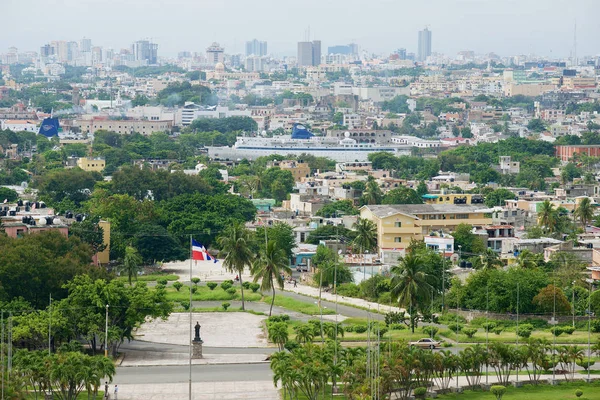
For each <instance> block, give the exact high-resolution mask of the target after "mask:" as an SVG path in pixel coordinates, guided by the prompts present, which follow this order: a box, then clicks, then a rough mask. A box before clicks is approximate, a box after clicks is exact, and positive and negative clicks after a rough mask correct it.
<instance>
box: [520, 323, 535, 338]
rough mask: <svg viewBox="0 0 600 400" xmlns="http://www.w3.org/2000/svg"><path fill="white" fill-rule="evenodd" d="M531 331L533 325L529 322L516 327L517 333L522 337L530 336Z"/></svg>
mask: <svg viewBox="0 0 600 400" xmlns="http://www.w3.org/2000/svg"><path fill="white" fill-rule="evenodd" d="M531 332H533V325H531V324H522V325H519V328H518V329H517V335H519V336H520V337H522V338H528V337H529V336H531Z"/></svg>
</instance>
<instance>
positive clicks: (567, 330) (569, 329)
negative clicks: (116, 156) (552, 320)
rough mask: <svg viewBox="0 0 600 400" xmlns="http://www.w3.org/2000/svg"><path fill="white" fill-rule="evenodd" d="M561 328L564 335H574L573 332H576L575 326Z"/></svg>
mask: <svg viewBox="0 0 600 400" xmlns="http://www.w3.org/2000/svg"><path fill="white" fill-rule="evenodd" d="M561 328H562V331H563V333H566V334H567V335H572V334H573V332H575V327H573V326H563V327H561Z"/></svg>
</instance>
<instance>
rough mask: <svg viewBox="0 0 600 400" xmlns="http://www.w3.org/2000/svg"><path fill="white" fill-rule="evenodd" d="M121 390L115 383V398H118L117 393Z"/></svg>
mask: <svg viewBox="0 0 600 400" xmlns="http://www.w3.org/2000/svg"><path fill="white" fill-rule="evenodd" d="M118 392H119V388H118V387H117V385H115V400H117V393H118Z"/></svg>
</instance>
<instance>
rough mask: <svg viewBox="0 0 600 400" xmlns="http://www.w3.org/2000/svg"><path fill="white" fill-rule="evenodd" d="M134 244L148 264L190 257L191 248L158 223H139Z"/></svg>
mask: <svg viewBox="0 0 600 400" xmlns="http://www.w3.org/2000/svg"><path fill="white" fill-rule="evenodd" d="M132 244H133V246H134V247H135V248H136V249H137V250H138V251H139V253H140V256H141V257H142V260H143V261H144V262H145V263H147V264H152V263H154V262H156V261H161V262H168V261H175V260H185V259H186V258H187V257H189V249H188V248H184V247H183V246H182V245H181V242H180V241H179V240H178V238H176V237H175V236H174V235H172V234H171V233H169V232H168V231H167V229H165V228H164V227H163V226H162V225H158V224H153V223H143V224H139V228H137V229H136V233H135V235H134V238H133V243H132Z"/></svg>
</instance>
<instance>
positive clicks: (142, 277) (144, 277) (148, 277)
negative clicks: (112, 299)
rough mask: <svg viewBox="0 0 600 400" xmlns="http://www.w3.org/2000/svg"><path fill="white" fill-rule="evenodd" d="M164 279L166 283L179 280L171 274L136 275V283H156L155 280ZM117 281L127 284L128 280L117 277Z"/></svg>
mask: <svg viewBox="0 0 600 400" xmlns="http://www.w3.org/2000/svg"><path fill="white" fill-rule="evenodd" d="M161 278H162V279H166V280H168V281H176V280H178V279H179V275H173V274H148V275H138V277H137V280H138V282H156V280H157V279H161ZM116 279H117V280H118V281H123V282H129V278H127V276H123V275H122V276H118V277H117V278H116Z"/></svg>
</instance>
